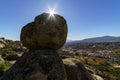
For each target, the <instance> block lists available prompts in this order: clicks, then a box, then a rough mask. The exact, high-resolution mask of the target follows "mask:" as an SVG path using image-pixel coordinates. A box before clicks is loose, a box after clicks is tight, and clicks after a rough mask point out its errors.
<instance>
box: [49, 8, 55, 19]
mask: <svg viewBox="0 0 120 80" xmlns="http://www.w3.org/2000/svg"><path fill="white" fill-rule="evenodd" d="M48 9H49V12H48V13H49V14H50V16H52V17H54V14H55V13H56V12H55V8H48Z"/></svg>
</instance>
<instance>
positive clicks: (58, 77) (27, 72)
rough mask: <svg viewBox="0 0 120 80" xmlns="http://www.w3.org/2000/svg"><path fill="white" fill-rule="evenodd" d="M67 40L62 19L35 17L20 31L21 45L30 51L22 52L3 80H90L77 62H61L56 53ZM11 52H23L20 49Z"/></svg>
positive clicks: (75, 60) (46, 15) (82, 66)
mask: <svg viewBox="0 0 120 80" xmlns="http://www.w3.org/2000/svg"><path fill="white" fill-rule="evenodd" d="M66 37H67V24H66V21H65V19H64V18H63V17H62V16H59V15H57V14H54V16H50V14H48V13H43V14H41V15H39V16H37V17H35V20H34V22H31V23H29V24H27V25H26V26H24V27H23V28H22V31H21V37H20V38H21V42H22V43H23V45H24V46H25V47H27V48H28V49H29V51H27V52H24V54H23V55H22V56H21V57H20V58H19V59H18V60H17V61H16V63H15V64H14V65H13V66H12V67H11V68H10V69H9V70H8V71H7V72H6V73H5V74H4V75H3V77H2V80H93V78H92V76H91V75H90V73H89V72H88V71H87V69H86V68H85V66H84V65H83V64H82V63H81V62H80V61H79V60H77V59H73V58H67V57H64V58H66V59H63V61H62V59H61V57H60V56H59V54H58V52H56V50H57V49H59V48H61V47H62V46H63V45H64V43H65V41H66ZM7 42H9V41H7ZM16 43H18V44H19V42H16ZM8 46H9V45H8ZM14 46H16V45H13V46H12V47H14ZM9 47H10V46H9ZM14 50H15V51H19V50H24V49H23V48H21V47H19V48H15V49H14ZM12 57H15V60H16V59H17V58H18V56H17V55H10V56H8V57H7V58H6V59H9V60H11V59H12ZM63 62H64V63H63Z"/></svg>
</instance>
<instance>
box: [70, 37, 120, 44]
mask: <svg viewBox="0 0 120 80" xmlns="http://www.w3.org/2000/svg"><path fill="white" fill-rule="evenodd" d="M83 42H84V43H101V42H120V37H114V36H102V37H95V38H87V39H83V40H77V41H71V42H68V43H83Z"/></svg>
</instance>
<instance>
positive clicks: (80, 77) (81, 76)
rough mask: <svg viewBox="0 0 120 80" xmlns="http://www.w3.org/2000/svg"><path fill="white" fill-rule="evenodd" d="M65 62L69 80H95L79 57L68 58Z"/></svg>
mask: <svg viewBox="0 0 120 80" xmlns="http://www.w3.org/2000/svg"><path fill="white" fill-rule="evenodd" d="M63 63H64V65H65V68H66V72H67V80H94V79H93V77H92V75H91V74H90V73H89V72H88V70H87V69H86V68H85V66H84V65H83V64H82V63H81V62H80V61H79V60H77V59H74V58H66V59H63Z"/></svg>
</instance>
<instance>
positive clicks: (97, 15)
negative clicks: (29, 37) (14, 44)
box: [0, 0, 120, 40]
mask: <svg viewBox="0 0 120 80" xmlns="http://www.w3.org/2000/svg"><path fill="white" fill-rule="evenodd" d="M48 7H51V8H54V7H56V12H57V13H58V14H60V15H62V16H63V17H64V18H65V19H66V20H67V24H68V31H69V32H68V39H72V40H80V39H84V38H90V37H98V36H105V35H111V36H120V0H0V37H5V38H7V39H12V40H19V37H20V31H21V29H22V27H23V26H24V25H26V24H27V23H29V22H32V21H33V20H34V17H35V16H37V15H39V14H41V13H43V12H47V11H48Z"/></svg>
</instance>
